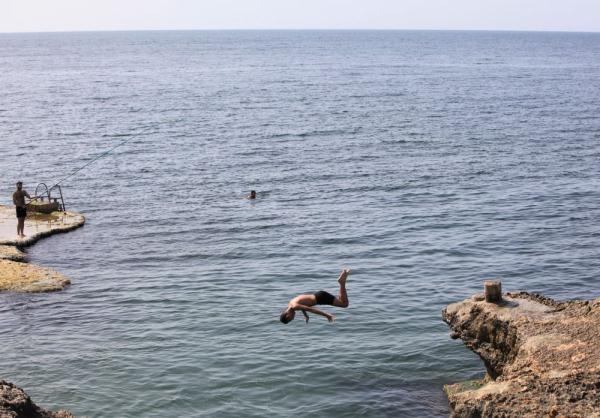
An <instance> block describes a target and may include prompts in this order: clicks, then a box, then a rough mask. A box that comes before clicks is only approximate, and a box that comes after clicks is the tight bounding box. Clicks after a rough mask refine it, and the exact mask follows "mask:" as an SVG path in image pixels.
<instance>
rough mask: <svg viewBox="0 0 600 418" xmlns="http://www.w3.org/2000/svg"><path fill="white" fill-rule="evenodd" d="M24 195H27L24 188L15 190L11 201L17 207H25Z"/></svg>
mask: <svg viewBox="0 0 600 418" xmlns="http://www.w3.org/2000/svg"><path fill="white" fill-rule="evenodd" d="M25 196H28V195H27V192H26V191H25V190H17V191H16V192H14V193H13V203H14V204H15V206H16V207H18V208H24V207H25Z"/></svg>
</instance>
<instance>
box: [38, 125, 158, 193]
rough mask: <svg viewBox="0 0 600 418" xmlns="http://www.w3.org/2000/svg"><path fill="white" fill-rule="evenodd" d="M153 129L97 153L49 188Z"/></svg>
mask: <svg viewBox="0 0 600 418" xmlns="http://www.w3.org/2000/svg"><path fill="white" fill-rule="evenodd" d="M151 129H153V128H148V129H146V130H145V131H143V132H139V133H137V134H133V135H132V136H130V137H129V138H127V139H125V140H124V141H121V142H120V143H119V144H117V145H115V146H114V147H112V148H110V149H109V150H108V151H105V152H103V153H101V154H99V155H97V156H96V157H94V158H92V160H91V161H88V162H87V163H85V164H84V165H82V166H81V167H79V168H78V169H76V170H75V171H73V172H72V173H71V174H69V175H68V176H66V177H64V178H62V179H61V180H60V181H58V182H57V183H55V184H54V185H53V186H52V187H50V188H49V189H48V190H52V189H54V188H55V187H56V186H59V185H60V184H61V183H62V182H63V181H65V180H67V179H68V178H70V177H73V176H74V175H75V174H77V173H79V172H80V171H81V170H83V169H84V168H86V167H89V166H90V165H92V164H93V163H95V162H96V161H98V160H99V159H100V158H102V157H106V156H107V155H109V154H110V153H111V152H113V151H114V150H116V149H117V148H119V147H122V146H123V145H125V144H126V143H128V142H129V141H131V140H132V139H134V138H137V137H139V136H141V135H144V134H147V133H148V132H149V131H150V130H151Z"/></svg>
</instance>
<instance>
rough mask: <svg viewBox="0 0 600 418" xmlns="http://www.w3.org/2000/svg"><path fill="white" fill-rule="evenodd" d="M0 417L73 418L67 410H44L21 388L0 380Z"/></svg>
mask: <svg viewBox="0 0 600 418" xmlns="http://www.w3.org/2000/svg"><path fill="white" fill-rule="evenodd" d="M0 418H75V416H74V415H73V414H71V413H70V412H68V411H64V410H60V411H57V412H51V411H46V410H45V409H42V408H40V407H39V406H37V405H36V404H34V403H33V401H32V400H31V398H30V397H29V396H28V395H27V394H26V393H25V391H23V389H21V388H18V387H17V386H15V385H13V384H12V383H9V382H7V381H5V380H0Z"/></svg>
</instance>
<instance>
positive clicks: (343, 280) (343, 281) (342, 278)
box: [338, 269, 350, 284]
mask: <svg viewBox="0 0 600 418" xmlns="http://www.w3.org/2000/svg"><path fill="white" fill-rule="evenodd" d="M349 274H350V269H344V270H342V272H341V273H340V277H339V278H338V283H339V284H346V279H347V278H348V275H349Z"/></svg>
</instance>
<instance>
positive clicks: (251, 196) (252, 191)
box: [247, 190, 256, 199]
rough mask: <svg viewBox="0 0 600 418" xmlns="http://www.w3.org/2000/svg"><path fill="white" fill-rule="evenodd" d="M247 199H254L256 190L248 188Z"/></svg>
mask: <svg viewBox="0 0 600 418" xmlns="http://www.w3.org/2000/svg"><path fill="white" fill-rule="evenodd" d="M247 198H248V199H256V190H250V194H249V195H248V196H247Z"/></svg>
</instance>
